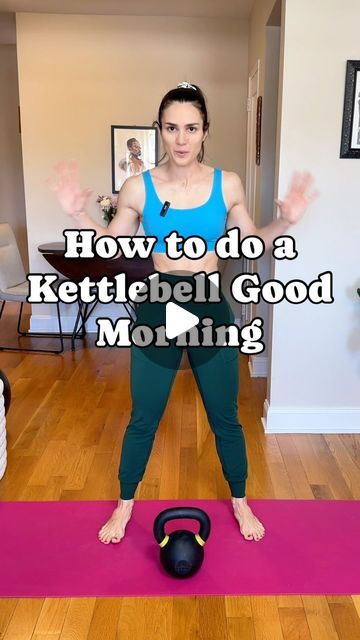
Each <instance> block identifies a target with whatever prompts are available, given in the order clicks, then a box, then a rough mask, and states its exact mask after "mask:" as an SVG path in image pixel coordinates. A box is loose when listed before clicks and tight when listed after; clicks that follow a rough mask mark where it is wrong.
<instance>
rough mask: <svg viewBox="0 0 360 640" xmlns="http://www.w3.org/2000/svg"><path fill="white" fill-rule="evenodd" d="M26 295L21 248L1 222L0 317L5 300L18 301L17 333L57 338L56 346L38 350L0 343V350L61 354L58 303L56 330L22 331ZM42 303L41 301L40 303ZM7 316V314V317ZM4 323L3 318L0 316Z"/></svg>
mask: <svg viewBox="0 0 360 640" xmlns="http://www.w3.org/2000/svg"><path fill="white" fill-rule="evenodd" d="M28 295H29V283H28V281H27V279H26V274H25V270H24V265H23V262H22V259H21V256H20V251H19V248H18V245H17V242H16V238H15V235H14V232H13V230H12V228H11V226H10V225H9V224H8V223H7V222H4V223H1V224H0V303H1V307H0V320H1V319H2V314H3V311H4V308H5V304H6V302H19V303H20V309H19V315H18V324H17V332H18V334H19V336H21V337H26V338H33V337H34V336H35V337H42V338H49V337H52V336H56V337H57V338H58V339H59V348H58V349H39V348H33V347H27V346H26V345H25V346H20V340H21V338H20V340H19V344H18V345H17V346H15V345H14V346H10V345H9V346H8V345H0V350H1V351H32V352H39V353H62V352H63V351H64V339H63V338H64V336H63V331H62V327H61V317H60V307H59V302H56V303H55V304H56V308H57V319H58V327H59V332H58V333H36V332H33V331H24V330H23V329H22V328H21V321H22V313H23V306H24V303H25V302H27V297H28ZM40 304H41V303H40ZM7 317H9V316H7ZM2 322H4V319H2Z"/></svg>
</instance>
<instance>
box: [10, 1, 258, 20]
mask: <svg viewBox="0 0 360 640" xmlns="http://www.w3.org/2000/svg"><path fill="white" fill-rule="evenodd" d="M254 2H255V0H195V1H194V0H181V2H178V1H177V0H173V1H172V2H171V1H169V0H0V12H10V13H17V12H27V13H73V14H92V15H94V14H95V15H96V14H99V15H129V16H131V15H133V16H178V17H208V18H211V17H223V18H224V17H225V18H226V17H228V18H240V19H243V20H246V19H247V18H248V17H249V15H250V13H251V9H252V6H253V4H254Z"/></svg>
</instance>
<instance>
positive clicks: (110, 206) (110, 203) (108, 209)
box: [96, 196, 117, 225]
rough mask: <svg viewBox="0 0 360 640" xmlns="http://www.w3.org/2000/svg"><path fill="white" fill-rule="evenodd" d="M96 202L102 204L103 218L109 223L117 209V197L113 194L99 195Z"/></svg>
mask: <svg viewBox="0 0 360 640" xmlns="http://www.w3.org/2000/svg"><path fill="white" fill-rule="evenodd" d="M96 202H98V203H99V205H100V209H101V211H102V217H103V220H105V222H106V224H107V225H109V224H110V222H111V220H112V219H113V217H114V215H115V213H116V211H117V198H116V197H113V196H98V197H97V199H96Z"/></svg>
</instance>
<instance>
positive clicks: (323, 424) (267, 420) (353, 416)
mask: <svg viewBox="0 0 360 640" xmlns="http://www.w3.org/2000/svg"><path fill="white" fill-rule="evenodd" d="M261 422H262V424H263V427H264V432H265V433H328V434H332V433H360V409H356V408H350V409H348V408H347V407H338V408H337V407H317V408H314V407H309V408H306V407H284V408H276V407H271V406H269V403H268V401H267V400H265V402H264V417H262V418H261Z"/></svg>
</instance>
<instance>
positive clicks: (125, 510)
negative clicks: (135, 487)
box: [98, 500, 134, 544]
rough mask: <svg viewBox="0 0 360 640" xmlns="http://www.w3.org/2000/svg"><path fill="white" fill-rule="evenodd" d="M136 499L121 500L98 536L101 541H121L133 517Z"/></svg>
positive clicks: (107, 542)
mask: <svg viewBox="0 0 360 640" xmlns="http://www.w3.org/2000/svg"><path fill="white" fill-rule="evenodd" d="M133 504H134V500H119V501H118V506H117V507H116V509H115V510H114V511H113V514H112V516H111V518H110V519H109V520H108V521H107V522H106V523H105V524H104V526H103V527H101V529H100V531H99V533H98V538H99V540H100V542H103V543H104V544H109V543H110V542H115V543H117V542H120V540H122V538H123V537H124V535H125V528H126V525H127V523H128V522H129V520H130V518H131V512H132V508H133Z"/></svg>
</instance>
